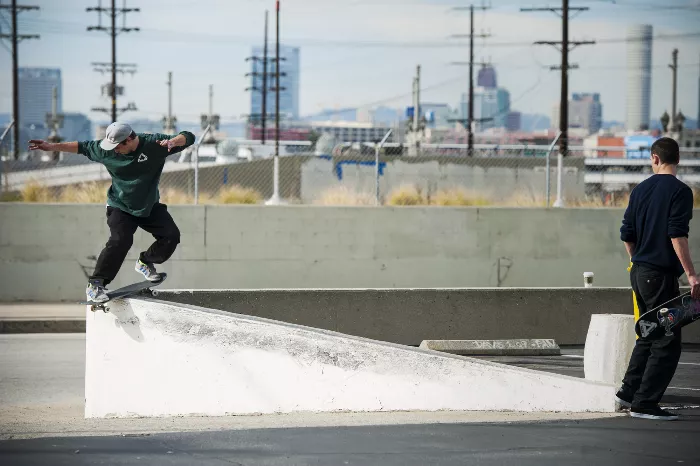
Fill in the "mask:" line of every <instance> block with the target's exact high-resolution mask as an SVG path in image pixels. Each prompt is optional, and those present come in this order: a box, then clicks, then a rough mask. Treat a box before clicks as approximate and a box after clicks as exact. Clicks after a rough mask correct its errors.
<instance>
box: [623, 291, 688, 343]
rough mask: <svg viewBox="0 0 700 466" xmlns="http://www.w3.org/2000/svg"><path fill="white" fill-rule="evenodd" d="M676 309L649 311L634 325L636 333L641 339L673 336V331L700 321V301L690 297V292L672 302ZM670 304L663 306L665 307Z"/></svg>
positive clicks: (664, 308)
mask: <svg viewBox="0 0 700 466" xmlns="http://www.w3.org/2000/svg"><path fill="white" fill-rule="evenodd" d="M674 301H675V304H676V306H674V307H657V308H655V309H652V310H651V311H647V312H645V313H644V314H642V315H641V316H639V320H637V322H636V323H635V324H634V331H635V333H636V334H637V336H639V337H641V338H651V339H655V338H659V337H661V335H662V332H663V335H665V336H672V335H673V329H674V328H676V327H678V328H682V327H685V326H686V325H688V324H691V323H693V322H695V321H696V320H699V319H700V300H697V299H693V298H691V297H690V292H687V293H684V294H682V295H680V296H679V297H678V298H675V299H673V300H671V301H670V302H674ZM665 304H668V303H664V304H662V306H663V305H665Z"/></svg>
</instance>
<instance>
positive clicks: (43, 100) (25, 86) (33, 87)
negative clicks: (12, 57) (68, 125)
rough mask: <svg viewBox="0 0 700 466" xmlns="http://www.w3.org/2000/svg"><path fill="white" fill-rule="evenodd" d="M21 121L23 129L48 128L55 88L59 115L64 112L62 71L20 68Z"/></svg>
mask: <svg viewBox="0 0 700 466" xmlns="http://www.w3.org/2000/svg"><path fill="white" fill-rule="evenodd" d="M18 77H19V121H20V125H21V126H22V127H27V126H31V125H34V126H42V127H43V126H46V114H47V113H50V112H51V98H52V93H53V88H54V86H56V87H57V88H58V113H61V112H62V111H63V89H62V86H61V70H60V69H56V68H19V70H18Z"/></svg>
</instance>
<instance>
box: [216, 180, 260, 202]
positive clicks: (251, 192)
mask: <svg viewBox="0 0 700 466" xmlns="http://www.w3.org/2000/svg"><path fill="white" fill-rule="evenodd" d="M261 201H262V195H261V194H260V193H259V192H258V191H256V190H255V189H252V188H244V187H243V186H238V185H234V186H230V187H227V188H224V189H222V190H221V191H219V194H218V195H217V196H216V198H215V199H214V200H213V203H216V204H259V203H260V202H261Z"/></svg>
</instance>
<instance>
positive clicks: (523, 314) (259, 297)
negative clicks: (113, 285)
mask: <svg viewBox="0 0 700 466" xmlns="http://www.w3.org/2000/svg"><path fill="white" fill-rule="evenodd" d="M157 291H158V299H161V300H165V301H170V302H173V303H181V304H192V305H195V306H202V307H206V308H211V309H218V310H222V311H226V312H234V313H237V314H245V315H251V316H258V317H265V318H268V319H273V320H278V321H282V322H288V323H293V324H300V325H306V326H309V327H314V328H320V329H327V330H333V331H337V332H341V333H344V334H349V335H357V336H361V337H365V338H371V339H374V340H381V341H389V342H393V343H399V344H403V345H412V346H418V345H420V343H421V342H422V341H423V340H508V339H553V340H555V341H556V342H557V344H559V345H567V346H568V345H584V344H585V342H586V335H587V333H588V327H589V323H590V320H591V316H592V315H595V314H603V313H615V314H626V315H630V316H631V315H633V313H634V307H633V304H632V291H631V289H630V288H600V287H593V288H583V287H580V288H454V289H453V288H437V289H423V288H416V289H406V288H386V289H264V290H167V289H164V290H157ZM683 342H684V343H691V344H692V343H700V325H690V326H688V327H687V328H684V329H683Z"/></svg>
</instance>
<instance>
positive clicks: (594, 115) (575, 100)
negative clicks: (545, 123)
mask: <svg viewBox="0 0 700 466" xmlns="http://www.w3.org/2000/svg"><path fill="white" fill-rule="evenodd" d="M552 125H556V127H557V128H558V125H559V102H557V103H556V104H554V105H553V106H552ZM602 126H603V105H602V104H601V102H600V94H598V93H592V94H589V93H574V94H573V95H572V96H571V100H569V128H582V129H585V130H586V131H588V133H589V134H591V133H597V132H598V130H600V128H601V127H602Z"/></svg>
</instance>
